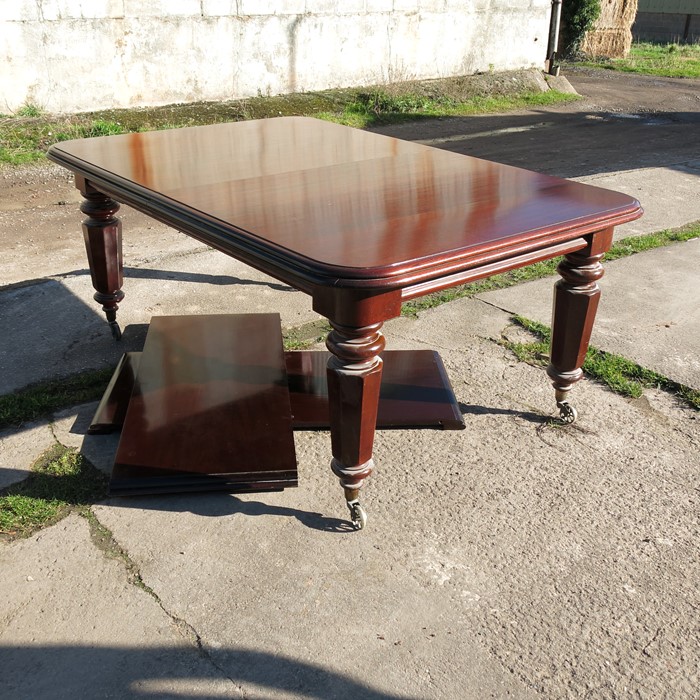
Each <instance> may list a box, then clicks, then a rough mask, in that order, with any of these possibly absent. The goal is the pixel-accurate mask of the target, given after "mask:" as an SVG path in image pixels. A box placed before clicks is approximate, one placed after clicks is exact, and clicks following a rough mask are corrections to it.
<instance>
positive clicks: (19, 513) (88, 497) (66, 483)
mask: <svg viewBox="0 0 700 700" xmlns="http://www.w3.org/2000/svg"><path fill="white" fill-rule="evenodd" d="M106 494H107V478H106V477H105V475H104V474H102V473H101V472H100V471H98V470H97V469H95V467H93V466H92V465H91V464H90V462H88V461H87V460H86V459H85V457H83V455H81V454H79V453H78V452H76V451H75V450H71V449H68V448H66V447H64V446H63V445H59V444H58V443H57V444H56V445H54V446H53V447H51V448H49V449H48V450H47V451H46V452H44V454H43V455H41V457H39V459H38V460H37V461H36V462H35V463H34V465H33V466H32V471H31V473H30V475H29V477H28V478H27V479H25V480H24V481H22V482H20V483H19V484H14V485H12V486H10V487H8V488H6V489H3V490H2V491H0V535H3V536H6V537H7V536H9V537H26V536H27V535H30V534H31V533H32V532H35V531H36V530H38V529H39V528H41V527H45V526H46V525H50V524H52V523H55V522H57V521H58V520H60V519H61V518H62V517H64V516H65V515H67V514H68V513H69V512H70V511H71V510H74V509H81V508H84V507H86V506H88V505H90V504H92V503H95V502H97V501H99V500H102V499H103V498H105V496H106Z"/></svg>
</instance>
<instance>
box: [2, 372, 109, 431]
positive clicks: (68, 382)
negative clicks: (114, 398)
mask: <svg viewBox="0 0 700 700" xmlns="http://www.w3.org/2000/svg"><path fill="white" fill-rule="evenodd" d="M113 371H114V370H113V369H109V368H108V369H100V370H91V371H89V372H83V373H81V374H76V375H73V376H70V377H66V378H65V379H57V380H54V381H50V382H42V383H41V384H35V385H34V386H30V387H28V388H26V389H23V390H22V391H19V392H16V393H14V394H8V395H6V396H0V429H2V428H8V427H14V426H19V425H22V423H28V422H31V421H35V420H38V419H39V418H44V417H46V416H50V415H51V414H52V413H54V412H55V411H58V410H61V409H63V408H66V407H67V406H75V405H76V404H80V403H86V402H87V401H96V400H97V399H99V398H101V397H102V394H103V393H104V390H105V389H106V388H107V384H108V383H109V380H110V378H111V376H112V373H113Z"/></svg>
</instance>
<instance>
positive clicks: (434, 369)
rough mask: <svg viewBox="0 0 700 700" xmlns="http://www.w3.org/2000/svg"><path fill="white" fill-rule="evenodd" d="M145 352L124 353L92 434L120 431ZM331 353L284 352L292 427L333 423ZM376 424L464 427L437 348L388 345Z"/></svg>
mask: <svg viewBox="0 0 700 700" xmlns="http://www.w3.org/2000/svg"><path fill="white" fill-rule="evenodd" d="M140 355H141V353H138V352H133V353H126V355H125V356H124V358H122V361H120V363H119V365H118V366H117V369H116V370H115V374H114V377H113V378H112V381H111V382H110V384H109V386H108V388H107V391H106V392H105V395H104V397H103V398H102V401H101V402H100V405H99V407H98V409H97V411H96V412H95V417H94V418H93V421H92V424H91V425H90V429H89V430H88V432H89V433H109V432H112V431H114V430H120V429H121V427H122V424H123V421H124V416H125V415H126V407H127V406H128V403H129V397H130V396H131V390H132V387H133V382H134V374H133V368H134V367H138V363H139V358H140ZM328 357H329V353H326V352H314V351H302V352H296V351H295V352H286V353H285V364H286V368H287V377H288V381H289V398H290V401H291V407H292V408H291V410H292V427H293V429H294V430H315V429H326V428H328V427H329V419H328V384H327V381H326V363H327V361H328ZM382 358H383V359H384V371H383V374H382V387H381V392H380V398H379V412H378V416H377V428H378V429H380V430H383V429H387V428H442V429H444V430H463V429H464V427H465V426H464V419H463V417H462V414H461V411H460V410H459V406H458V404H457V400H456V398H455V395H454V392H453V390H452V386H451V385H450V380H449V378H448V376H447V373H446V372H445V368H444V365H443V363H442V360H441V359H440V355H438V353H437V352H434V351H433V350H387V351H386V352H384V353H382Z"/></svg>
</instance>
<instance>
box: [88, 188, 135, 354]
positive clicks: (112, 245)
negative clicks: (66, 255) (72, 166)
mask: <svg viewBox="0 0 700 700" xmlns="http://www.w3.org/2000/svg"><path fill="white" fill-rule="evenodd" d="M76 183H77V185H78V189H79V190H80V193H81V194H82V195H83V197H84V198H85V199H84V200H83V202H82V204H81V205H80V211H82V212H83V214H86V215H87V218H86V219H85V220H84V221H83V238H84V239H85V249H86V251H87V256H88V262H89V264H90V275H91V277H92V286H93V287H94V288H95V290H96V291H95V295H94V299H95V301H97V302H99V303H100V304H102V310H103V311H104V312H105V315H106V316H107V321H108V322H109V327H110V329H111V331H112V335H113V336H114V338H115V339H116V340H119V339H120V338H121V330H120V329H119V324H118V323H117V308H118V307H119V302H120V301H121V300H122V299H123V298H124V292H122V291H121V286H122V281H123V278H122V265H123V263H122V223H121V221H120V220H119V219H118V218H117V217H116V216H115V214H116V213H117V212H118V211H119V204H118V203H117V202H115V201H114V200H113V199H111V198H110V197H108V196H107V195H106V194H103V193H102V192H99V191H98V190H96V189H95V188H94V187H92V186H91V185H90V184H89V183H88V182H86V181H85V180H83V179H82V178H80V179H76Z"/></svg>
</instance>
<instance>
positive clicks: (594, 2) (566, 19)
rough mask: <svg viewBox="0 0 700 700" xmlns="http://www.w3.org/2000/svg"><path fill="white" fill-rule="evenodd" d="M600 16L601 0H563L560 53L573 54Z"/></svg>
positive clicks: (576, 51)
mask: <svg viewBox="0 0 700 700" xmlns="http://www.w3.org/2000/svg"><path fill="white" fill-rule="evenodd" d="M598 17H600V0H562V7H561V35H560V37H559V54H560V55H563V56H573V55H575V54H576V53H578V51H579V49H580V48H581V43H582V42H583V39H584V37H585V36H586V32H588V31H590V30H591V29H592V27H593V25H594V23H595V21H596V20H597V19H598Z"/></svg>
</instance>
